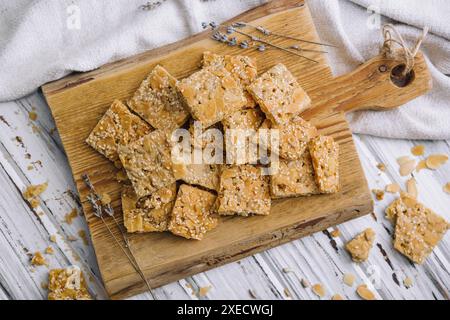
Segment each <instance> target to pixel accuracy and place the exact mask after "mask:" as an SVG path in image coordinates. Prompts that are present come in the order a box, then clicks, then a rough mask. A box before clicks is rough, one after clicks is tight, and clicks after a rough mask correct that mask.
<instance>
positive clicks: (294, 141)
mask: <svg viewBox="0 0 450 320" xmlns="http://www.w3.org/2000/svg"><path fill="white" fill-rule="evenodd" d="M264 127H266V128H267V127H268V128H271V129H274V130H279V131H278V132H279V137H280V144H279V152H278V153H279V155H280V157H281V158H283V159H286V160H298V159H300V158H301V157H302V155H303V152H305V150H306V148H307V147H308V143H309V141H310V140H311V139H312V138H314V137H316V136H317V129H316V128H315V127H314V126H313V125H311V124H310V123H309V122H307V121H305V120H303V119H302V118H301V117H300V116H294V117H293V118H292V119H291V120H290V121H289V122H288V123H286V124H283V125H279V124H275V123H271V122H270V120H266V121H265V122H264Z"/></svg>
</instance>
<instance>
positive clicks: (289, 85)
mask: <svg viewBox="0 0 450 320" xmlns="http://www.w3.org/2000/svg"><path fill="white" fill-rule="evenodd" d="M247 90H248V91H249V92H250V93H251V95H252V96H253V98H254V99H255V101H256V102H257V103H258V104H259V106H260V107H261V109H262V111H264V113H265V114H266V117H267V118H269V119H270V120H271V121H272V122H274V123H278V124H283V123H287V122H288V121H289V119H290V118H291V117H292V116H295V115H297V114H299V113H301V112H302V111H304V110H306V109H307V108H308V107H309V106H310V104H311V99H310V98H309V97H308V95H307V94H306V92H305V91H304V90H303V89H302V87H300V85H299V84H298V82H297V80H296V79H295V77H294V76H293V75H292V74H291V73H290V72H289V70H288V69H287V68H286V67H285V66H284V65H283V64H281V63H279V64H277V65H276V66H274V67H272V68H271V69H270V70H268V71H267V72H265V73H264V74H262V75H261V76H260V77H259V78H258V79H256V80H255V81H254V82H253V83H252V84H250V85H249V86H248V87H247Z"/></svg>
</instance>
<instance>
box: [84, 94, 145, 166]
mask: <svg viewBox="0 0 450 320" xmlns="http://www.w3.org/2000/svg"><path fill="white" fill-rule="evenodd" d="M151 131H152V129H151V127H150V126H149V125H148V124H147V123H146V122H145V121H144V120H142V119H141V118H139V117H138V116H136V115H134V114H132V113H131V112H130V110H128V108H127V107H126V106H125V105H124V104H123V103H122V102H120V101H119V100H115V101H114V102H113V103H112V105H111V107H110V108H109V109H108V110H107V111H106V113H105V114H104V115H103V117H102V118H101V119H100V121H99V122H98V123H97V125H96V126H95V128H94V130H92V132H91V134H90V135H89V137H88V138H87V139H86V142H87V144H89V145H90V146H91V147H92V148H94V149H95V150H97V151H98V152H100V153H101V154H102V155H104V156H105V157H106V158H108V159H109V160H111V161H113V162H115V161H118V160H119V156H118V154H117V148H118V146H119V145H127V144H128V143H130V142H132V141H135V140H137V139H139V138H140V137H142V136H144V135H146V134H148V133H149V132H151Z"/></svg>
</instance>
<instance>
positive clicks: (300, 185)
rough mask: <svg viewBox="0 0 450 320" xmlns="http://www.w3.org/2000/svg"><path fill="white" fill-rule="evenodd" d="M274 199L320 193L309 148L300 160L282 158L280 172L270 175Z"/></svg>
mask: <svg viewBox="0 0 450 320" xmlns="http://www.w3.org/2000/svg"><path fill="white" fill-rule="evenodd" d="M270 191H271V195H272V198H273V199H281V198H289V197H300V196H309V195H313V194H319V193H320V191H319V187H318V186H317V183H316V180H315V177H314V168H313V165H312V160H311V155H310V153H309V150H306V151H305V152H304V153H303V155H302V156H301V158H300V159H299V160H293V161H287V160H281V161H280V167H279V169H278V172H277V173H276V174H274V175H272V176H270Z"/></svg>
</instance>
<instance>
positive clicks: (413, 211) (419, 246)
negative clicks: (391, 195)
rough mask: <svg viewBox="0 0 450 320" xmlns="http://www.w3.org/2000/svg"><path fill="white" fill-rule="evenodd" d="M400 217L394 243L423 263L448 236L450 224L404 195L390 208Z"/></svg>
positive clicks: (397, 221)
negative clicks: (445, 236) (446, 235)
mask: <svg viewBox="0 0 450 320" xmlns="http://www.w3.org/2000/svg"><path fill="white" fill-rule="evenodd" d="M386 213H387V216H388V217H390V218H392V219H394V220H395V221H396V226H395V239H394V247H395V249H397V250H398V251H399V252H401V253H402V254H404V255H405V256H406V257H408V258H409V259H410V260H411V261H413V262H415V263H419V264H421V263H423V262H424V261H425V259H426V258H427V257H428V256H429V255H430V253H431V252H432V251H433V249H434V247H436V246H437V245H438V243H439V241H441V239H442V238H443V237H444V235H445V233H446V232H447V230H448V229H449V228H450V224H449V223H447V221H445V219H444V218H442V217H440V216H439V215H437V214H436V213H434V212H433V211H432V210H430V209H428V208H426V207H425V206H424V205H422V204H420V203H419V202H417V201H416V200H415V199H414V198H412V197H409V196H407V195H403V196H402V197H401V198H399V199H397V200H395V201H394V202H393V203H392V204H391V205H390V206H389V207H388V208H387V210H386Z"/></svg>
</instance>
